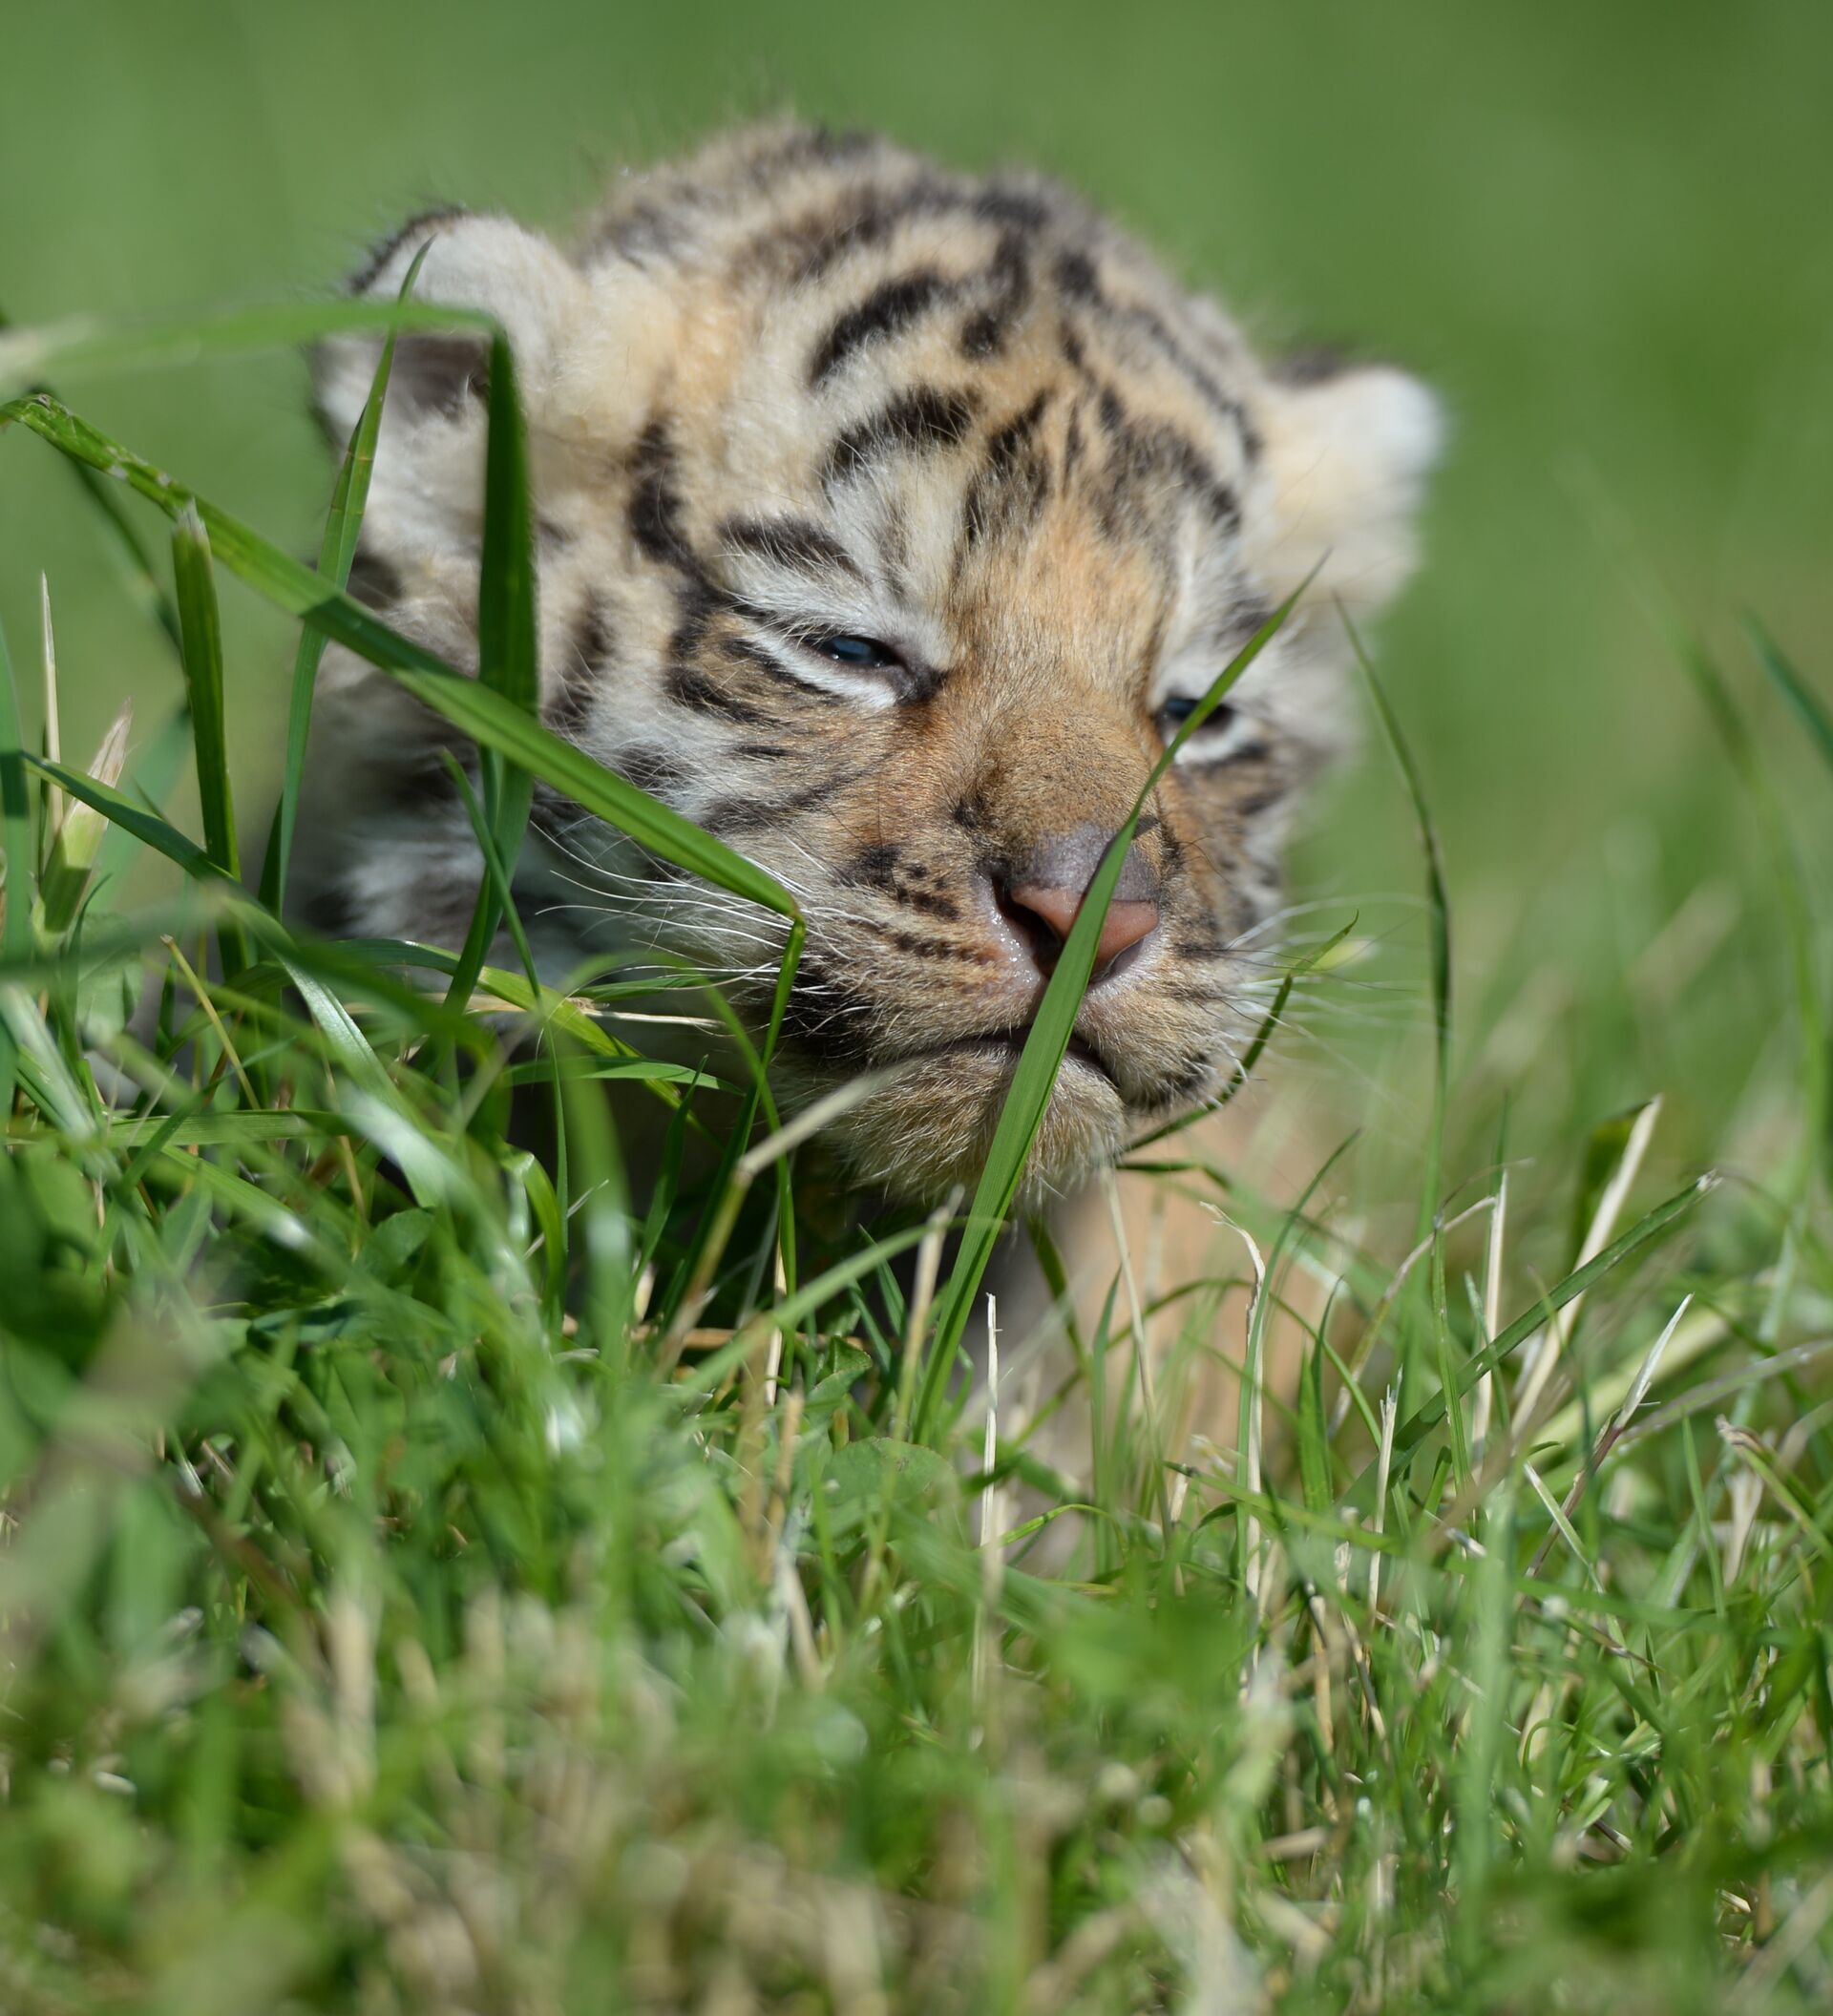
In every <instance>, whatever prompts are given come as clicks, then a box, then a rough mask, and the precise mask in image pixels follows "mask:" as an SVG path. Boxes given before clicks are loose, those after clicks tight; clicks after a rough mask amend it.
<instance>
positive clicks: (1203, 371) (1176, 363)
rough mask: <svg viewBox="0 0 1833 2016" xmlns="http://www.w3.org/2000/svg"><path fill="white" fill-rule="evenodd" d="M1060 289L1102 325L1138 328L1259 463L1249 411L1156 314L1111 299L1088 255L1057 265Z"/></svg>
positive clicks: (1064, 258) (1067, 257) (1070, 256)
mask: <svg viewBox="0 0 1833 2016" xmlns="http://www.w3.org/2000/svg"><path fill="white" fill-rule="evenodd" d="M1056 271H1057V284H1058V285H1059V286H1060V287H1061V288H1062V289H1063V291H1064V294H1066V295H1067V296H1068V297H1069V298H1070V299H1071V300H1072V301H1076V302H1080V303H1082V304H1083V305H1085V306H1086V307H1088V308H1089V309H1091V310H1092V311H1093V312H1094V313H1095V314H1097V315H1099V316H1101V317H1102V318H1103V319H1104V320H1106V321H1107V322H1110V323H1116V324H1119V325H1120V326H1123V327H1127V328H1132V329H1136V330H1137V331H1138V332H1139V333H1140V334H1141V335H1142V336H1144V337H1145V339H1146V340H1147V342H1148V343H1149V344H1150V345H1151V346H1152V347H1153V348H1154V349H1155V350H1157V351H1158V353H1159V355H1160V356H1162V357H1163V358H1164V359H1165V360H1166V362H1167V363H1168V364H1169V365H1170V366H1171V368H1173V369H1174V370H1175V371H1177V372H1178V373H1179V374H1180V375H1181V376H1182V377H1184V378H1185V379H1187V380H1188V381H1189V382H1190V385H1191V386H1193V387H1194V388H1195V389H1196V390H1197V391H1198V392H1199V393H1201V394H1202V396H1203V398H1204V399H1205V400H1206V401H1207V402H1208V403H1209V405H1211V407H1213V408H1214V409H1215V410H1216V411H1217V412H1218V413H1220V414H1221V415H1222V417H1223V418H1224V419H1225V420H1227V421H1229V422H1230V423H1231V424H1232V425H1233V427H1234V429H1235V431H1236V432H1237V433H1238V434H1239V435H1240V437H1241V449H1242V452H1243V454H1244V455H1245V456H1246V457H1247V459H1248V460H1249V461H1250V462H1253V461H1255V460H1257V459H1258V457H1259V454H1260V452H1261V449H1262V447H1263V445H1264V444H1263V443H1262V441H1261V438H1260V432H1259V430H1258V429H1257V428H1256V427H1255V426H1254V423H1253V421H1252V420H1250V419H1249V417H1248V411H1247V408H1246V407H1245V406H1244V405H1243V404H1242V402H1241V401H1240V400H1239V399H1237V398H1235V397H1234V396H1233V394H1232V393H1229V392H1226V391H1224V390H1223V389H1222V388H1221V386H1220V385H1219V384H1217V382H1216V380H1215V377H1214V374H1213V373H1212V372H1211V371H1210V370H1209V369H1207V368H1206V367H1205V366H1204V365H1202V364H1201V363H1199V362H1198V360H1197V359H1196V358H1194V357H1192V356H1191V355H1190V351H1189V350H1188V349H1186V348H1185V347H1184V345H1183V344H1182V343H1181V342H1180V341H1179V340H1178V338H1177V337H1176V336H1175V335H1174V334H1173V333H1172V331H1171V329H1170V327H1169V325H1168V324H1167V323H1166V321H1165V318H1164V317H1163V316H1162V315H1160V314H1159V312H1158V310H1157V309H1156V308H1153V307H1149V306H1148V305H1146V304H1145V303H1144V302H1136V303H1131V304H1125V303H1121V302H1117V301H1115V300H1113V299H1112V297H1111V296H1110V295H1108V294H1107V293H1106V290H1105V289H1104V288H1103V286H1102V284H1101V278H1100V276H1099V274H1097V272H1096V271H1095V266H1094V262H1093V261H1092V260H1090V259H1089V257H1088V256H1087V254H1086V253H1085V252H1064V253H1063V254H1062V255H1061V256H1060V257H1059V258H1058V260H1057V267H1056Z"/></svg>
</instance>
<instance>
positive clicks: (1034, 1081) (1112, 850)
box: [914, 576, 1311, 1441]
mask: <svg viewBox="0 0 1833 2016" xmlns="http://www.w3.org/2000/svg"><path fill="white" fill-rule="evenodd" d="M1310 583H1311V577H1310V576H1307V577H1306V578H1305V579H1304V580H1303V581H1301V582H1300V583H1299V585H1298V586H1297V587H1296V589H1294V591H1293V592H1292V594H1291V595H1290V596H1288V597H1287V598H1286V599H1285V600H1284V601H1283V602H1282V603H1281V604H1280V605H1279V607H1278V608H1277V609H1275V611H1274V613H1273V614H1272V615H1271V616H1270V617H1269V618H1268V619H1267V620H1266V621H1265V622H1264V623H1262V624H1261V625H1260V627H1259V629H1258V630H1256V631H1255V632H1254V635H1253V637H1251V638H1250V639H1249V640H1248V641H1247V643H1246V644H1244V645H1243V646H1242V648H1241V649H1240V650H1239V651H1238V652H1237V653H1236V654H1235V656H1234V657H1233V659H1232V660H1231V661H1230V662H1229V663H1228V664H1227V665H1226V666H1224V667H1223V669H1222V671H1221V672H1220V673H1218V674H1217V675H1216V677H1215V679H1214V680H1213V681H1212V682H1211V685H1210V689H1209V691H1208V692H1207V693H1205V694H1204V696H1203V698H1202V699H1201V700H1200V701H1199V702H1198V703H1197V704H1196V706H1195V707H1194V708H1193V709H1192V710H1191V713H1190V718H1189V719H1188V720H1187V721H1186V722H1185V723H1184V725H1182V726H1181V727H1180V728H1179V730H1178V732H1177V733H1176V734H1175V735H1174V736H1173V737H1172V738H1171V740H1170V742H1169V745H1168V746H1167V747H1166V749H1165V751H1164V753H1163V754H1162V755H1161V756H1160V757H1159V759H1158V761H1157V763H1155V764H1154V765H1153V766H1152V769H1151V773H1150V774H1149V775H1148V777H1147V779H1146V782H1145V783H1144V785H1142V786H1141V788H1140V791H1139V795H1138V797H1137V798H1136V799H1135V800H1134V801H1133V809H1132V810H1131V812H1129V813H1128V814H1127V818H1126V820H1125V822H1124V823H1123V824H1122V826H1121V829H1120V830H1119V831H1118V832H1117V833H1116V834H1115V835H1114V837H1113V838H1112V840H1110V841H1109V842H1108V844H1107V851H1106V853H1104V854H1103V855H1102V858H1101V865H1100V867H1099V868H1097V869H1096V871H1095V873H1094V878H1093V880H1092V881H1091V882H1090V883H1089V885H1088V890H1087V893H1086V894H1085V896H1084V898H1083V901H1082V907H1081V909H1080V910H1079V911H1078V912H1077V914H1076V920H1075V922H1074V924H1073V925H1071V927H1070V930H1069V936H1068V938H1067V940H1066V941H1065V943H1064V948H1063V950H1062V952H1061V953H1060V954H1059V955H1058V957H1057V966H1056V971H1055V972H1054V973H1053V974H1052V975H1051V976H1050V983H1049V985H1048V986H1047V987H1046V988H1045V989H1044V991H1043V1000H1042V1001H1041V1002H1040V1003H1039V1006H1038V1012H1037V1017H1036V1019H1034V1020H1033V1022H1032V1024H1031V1028H1030V1031H1029V1033H1028V1034H1027V1036H1026V1037H1025V1040H1024V1048H1023V1050H1022V1052H1021V1053H1020V1056H1019V1062H1018V1068H1017V1070H1016V1071H1014V1073H1013V1075H1012V1083H1011V1086H1010V1088H1009V1089H1008V1091H1007V1092H1006V1095H1005V1103H1004V1105H1003V1106H1002V1107H1001V1111H1000V1118H999V1122H998V1124H997V1125H996V1126H995V1128H994V1132H993V1140H992V1143H991V1145H990V1146H989V1147H988V1149H987V1154H986V1161H985V1163H984V1165H983V1166H982V1168H981V1171H980V1184H979V1186H978V1187H977V1188H976V1190H975V1193H974V1199H973V1202H972V1204H971V1205H970V1206H969V1207H968V1214H967V1224H966V1229H965V1230H964V1231H963V1232H962V1235H961V1244H960V1250H959V1252H958V1253H957V1255H956V1260H955V1266H954V1269H953V1271H951V1272H950V1274H949V1278H948V1286H947V1287H946V1289H945V1290H944V1291H943V1293H942V1301H941V1306H940V1310H939V1312H938V1317H937V1330H936V1344H935V1348H934V1350H933V1351H932V1352H931V1354H930V1357H929V1362H928V1363H927V1365H926V1366H925V1367H924V1369H923V1389H922V1392H921V1393H920V1394H919V1396H918V1397H917V1418H916V1422H915V1428H914V1433H915V1435H916V1439H917V1440H918V1441H921V1440H924V1439H926V1438H927V1435H928V1433H929V1430H930V1429H931V1427H932V1425H933V1424H934V1421H935V1418H936V1414H937V1410H938V1406H939V1404H940V1400H941V1397H942V1394H943V1392H944V1391H945V1389H946V1387H947V1383H948V1380H949V1377H950V1376H951V1374H952V1373H953V1371H954V1369H955V1355H956V1352H957V1350H958V1348H959V1344H960V1340H961V1337H962V1335H963V1334H964V1333H965V1331H966V1329H967V1323H968V1318H969V1316H970V1315H971V1314H972V1313H973V1311H974V1308H975V1304H976V1300H977V1297H978V1294H979V1292H980V1277H981V1275H982V1274H984V1273H985V1271H986V1267H987V1263H988V1261H989V1260H990V1259H991V1258H992V1256H993V1249H994V1246H995V1245H996V1243H997V1242H998V1240H999V1236H1000V1234H1001V1231H1002V1230H1003V1229H1004V1228H1005V1221H1006V1216H1007V1214H1008V1212H1009V1211H1010V1210H1011V1208H1012V1204H1013V1201H1014V1199H1015V1198H1016V1197H1017V1196H1018V1192H1019V1185H1020V1183H1021V1181H1022V1177H1023V1173H1024V1164H1025V1158H1026V1157H1027V1156H1028V1155H1029V1153H1030V1151H1031V1143H1032V1140H1033V1138H1034V1137H1035V1135H1036V1134H1037V1131H1038V1127H1039V1125H1040V1124H1041V1123H1042V1122H1043V1113H1044V1108H1045V1107H1046V1106H1047V1105H1048V1104H1049V1103H1050V1095H1051V1093H1052V1091H1053V1090H1054V1089H1055V1087H1056V1082H1057V1073H1058V1071H1059V1070H1060V1069H1061V1068H1062V1065H1063V1059H1064V1052H1065V1051H1066V1050H1067V1049H1068V1047H1069V1040H1070V1038H1071V1037H1072V1036H1073V1035H1074V1034H1075V1027H1076V1018H1077V1017H1078V1016H1079V1015H1080V1014H1081V1012H1082V998H1083V996H1084V995H1085V993H1086V992H1087V988H1088V978H1089V976H1090V975H1091V974H1092V973H1093V971H1094V965H1095V945H1096V941H1097V940H1098V938H1099V937H1100V935H1101V927H1102V924H1103V922H1104V920H1105V919H1106V915H1107V906H1108V904H1109V903H1110V902H1111V901H1112V900H1113V893H1114V888H1115V885H1116V884H1117V883H1118V882H1119V880H1120V872H1121V869H1122V867H1123V865H1124V864H1125V862H1126V859H1127V850H1128V849H1129V848H1130V847H1131V846H1132V844H1133V834H1134V832H1135V830H1137V828H1138V825H1139V817H1140V814H1141V812H1142V811H1143V810H1144V809H1145V808H1146V803H1147V801H1148V799H1149V798H1150V796H1151V794H1152V792H1153V791H1154V790H1155V789H1156V788H1158V782H1159V779H1160V778H1161V777H1163V776H1164V774H1165V772H1166V770H1167V769H1169V767H1170V765H1171V764H1172V763H1173V762H1174V761H1175V760H1176V757H1177V752H1178V751H1179V750H1180V749H1181V748H1182V747H1183V746H1184V745H1185V744H1186V743H1187V742H1188V741H1189V740H1190V737H1191V736H1192V735H1193V734H1195V732H1196V731H1197V729H1198V728H1200V727H1201V726H1202V725H1203V724H1204V722H1206V721H1207V720H1208V719H1209V718H1210V716H1211V714H1212V713H1213V712H1214V711H1215V709H1216V708H1217V707H1218V706H1220V705H1221V704H1222V701H1223V698H1224V696H1225V695H1226V694H1227V693H1228V691H1229V689H1230V688H1231V687H1232V686H1233V684H1234V683H1235V681H1236V680H1238V679H1239V678H1240V677H1241V675H1242V673H1244V672H1245V671H1246V670H1247V669H1248V667H1249V666H1250V665H1251V664H1253V662H1254V660H1255V659H1256V658H1258V657H1259V655H1260V653H1261V652H1262V651H1263V650H1264V649H1265V648H1266V646H1267V644H1268V643H1269V642H1270V641H1272V640H1273V639H1274V638H1275V636H1276V635H1277V634H1278V632H1279V630H1280V628H1281V627H1282V626H1283V624H1284V623H1285V620H1286V619H1287V618H1288V617H1289V616H1290V615H1291V614H1292V611H1293V609H1294V607H1295V606H1296V603H1297V600H1298V598H1299V597H1300V596H1301V595H1302V594H1303V593H1304V592H1305V589H1306V588H1307V587H1309V586H1310Z"/></svg>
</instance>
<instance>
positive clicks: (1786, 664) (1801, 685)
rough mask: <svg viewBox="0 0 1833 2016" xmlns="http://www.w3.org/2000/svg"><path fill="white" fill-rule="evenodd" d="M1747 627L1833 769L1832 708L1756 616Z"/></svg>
mask: <svg viewBox="0 0 1833 2016" xmlns="http://www.w3.org/2000/svg"><path fill="white" fill-rule="evenodd" d="M1744 627H1745V629H1746V630H1747V631H1748V632H1749V634H1750V641H1751V643H1752V644H1753V645H1754V646H1755V648H1756V652H1757V662H1758V663H1759V664H1760V665H1761V666H1762V668H1763V670H1764V671H1765V672H1767V673H1768V674H1769V676H1770V678H1771V679H1772V680H1773V681H1774V682H1775V683H1776V685H1777V687H1778V688H1779V689H1780V692H1781V696H1782V698H1783V699H1784V700H1785V701H1787V702H1788V704H1789V705H1790V706H1791V707H1793V708H1794V710H1795V713H1796V716H1797V718H1798V719H1799V720H1800V722H1801V725H1802V727H1804V728H1805V729H1806V730H1807V737H1808V740H1809V741H1810V742H1811V743H1812V744H1813V745H1814V746H1815V748H1817V749H1818V750H1819V751H1820V753H1821V760H1822V762H1823V763H1824V764H1825V765H1826V767H1827V768H1828V769H1833V713H1830V712H1829V711H1828V709H1827V704H1826V703H1825V702H1824V701H1823V700H1822V698H1821V697H1820V695H1819V694H1818V693H1816V692H1815V690H1814V688H1813V687H1812V686H1810V685H1809V684H1808V683H1807V682H1806V680H1804V679H1803V678H1802V677H1801V673H1800V672H1799V671H1797V669H1796V668H1795V666H1794V664H1793V663H1792V662H1790V661H1789V660H1788V659H1787V658H1786V657H1785V656H1784V655H1783V653H1782V649H1781V646H1780V644H1778V643H1777V641H1776V640H1775V639H1774V638H1773V637H1771V636H1770V634H1769V632H1768V631H1767V630H1765V629H1764V628H1763V626H1762V624H1761V623H1759V621H1758V620H1757V619H1756V618H1755V617H1746V618H1745V620H1744Z"/></svg>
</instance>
